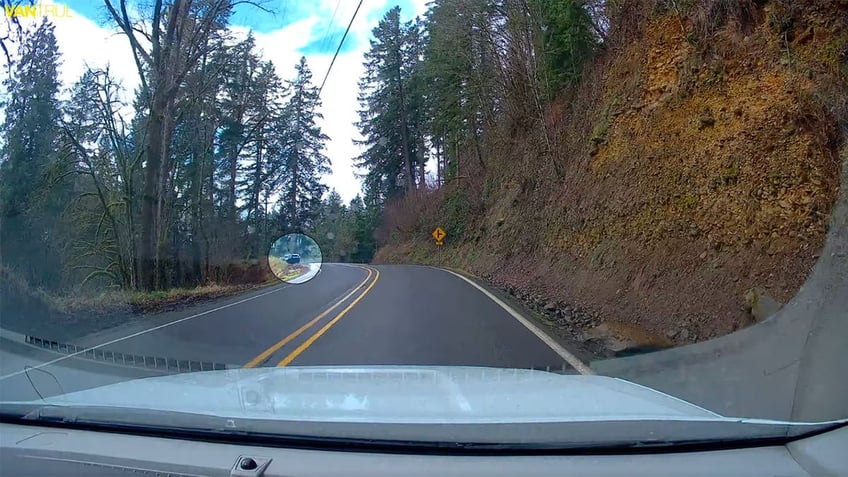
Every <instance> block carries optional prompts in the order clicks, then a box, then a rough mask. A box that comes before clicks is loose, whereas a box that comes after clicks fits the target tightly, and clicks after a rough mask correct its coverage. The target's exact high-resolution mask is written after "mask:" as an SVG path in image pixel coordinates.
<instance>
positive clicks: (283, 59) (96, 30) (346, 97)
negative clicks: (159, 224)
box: [42, 0, 429, 200]
mask: <svg viewBox="0 0 848 477" xmlns="http://www.w3.org/2000/svg"><path fill="white" fill-rule="evenodd" d="M42 1H44V2H46V3H55V4H59V5H68V6H69V7H70V9H71V10H72V12H73V14H74V16H73V18H69V19H64V18H63V19H59V18H57V19H56V20H55V21H54V24H55V25H56V35H57V38H58V40H59V48H60V51H61V53H62V59H63V64H62V68H61V69H60V75H61V79H62V81H63V83H65V85H66V86H70V85H71V84H72V83H73V82H74V81H75V80H76V79H77V78H79V76H80V75H81V74H82V71H83V70H84V68H85V65H90V66H95V67H105V66H107V65H108V66H109V67H110V70H111V71H112V72H113V74H114V75H115V76H117V77H118V78H119V79H120V80H121V81H122V83H123V84H124V86H125V88H126V90H127V91H128V92H131V91H132V89H133V88H135V87H136V85H137V84H138V75H137V73H136V71H135V66H134V63H133V62H132V56H131V55H130V54H129V47H128V46H127V42H126V38H124V37H123V36H122V35H120V34H119V33H118V32H117V31H116V29H115V27H114V25H113V24H112V22H111V21H110V20H109V17H108V14H107V11H106V9H105V7H104V2H103V1H102V0H66V1H64V2H62V1H59V0H42ZM114 1H115V3H117V2H118V1H119V0H114ZM257 1H258V2H260V4H261V5H262V6H263V7H264V8H266V9H267V10H269V12H265V11H262V10H260V9H258V8H257V7H255V6H252V5H247V4H242V5H238V6H237V7H236V10H235V12H234V13H233V16H232V18H231V25H232V27H231V29H232V31H233V33H234V34H236V35H246V34H247V31H248V30H253V31H254V32H255V36H256V40H257V46H258V47H259V48H260V49H261V50H262V52H263V55H264V56H265V57H266V59H269V60H271V61H272V62H273V63H274V65H275V67H276V68H277V73H278V74H279V75H280V76H281V77H282V78H283V79H288V78H291V77H292V76H293V74H294V65H295V63H297V61H298V60H299V59H300V57H301V56H306V59H307V63H308V64H309V67H310V68H311V69H312V74H313V81H314V82H315V83H316V84H320V83H321V80H322V79H323V78H324V75H325V73H326V72H327V68H328V67H329V64H330V60H331V59H332V55H333V53H334V52H335V50H336V48H337V47H338V45H339V41H340V40H341V37H342V35H343V33H344V30H345V28H346V27H347V24H348V22H350V19H351V16H352V15H353V12H354V11H355V10H356V5H357V3H358V0H257ZM428 1H429V0H364V1H363V4H362V7H361V9H360V11H359V13H358V15H357V17H356V19H355V21H354V23H353V25H352V27H351V30H350V33H349V34H348V36H347V39H346V40H345V44H344V47H343V48H342V50H341V52H340V54H339V57H338V58H337V59H336V62H335V64H334V66H333V70H332V72H331V73H330V76H329V78H328V79H327V83H326V85H325V87H324V90H323V92H322V95H321V96H322V101H323V106H322V114H323V115H324V120H323V121H322V127H323V129H324V132H325V133H326V134H327V135H328V136H329V137H330V141H329V142H328V144H327V151H326V152H327V155H328V157H330V160H331V161H332V165H333V166H332V169H333V172H332V174H330V175H328V176H327V177H325V178H324V182H325V183H326V184H327V185H329V186H330V187H333V188H335V189H336V190H337V191H338V192H339V193H340V194H341V196H342V197H343V198H344V199H345V200H350V199H352V198H353V197H354V196H355V195H356V194H357V193H359V191H360V187H361V185H360V182H359V180H358V179H356V177H355V175H354V173H355V171H354V168H353V166H352V159H353V158H354V157H356V156H357V155H359V153H360V148H359V147H358V146H356V145H355V144H353V140H354V139H359V135H358V131H357V130H356V128H355V127H354V126H353V123H354V122H355V121H357V120H358V117H357V114H356V110H357V109H358V104H357V102H356V96H357V91H358V89H357V81H358V79H359V77H360V76H361V75H362V55H363V54H364V53H365V51H367V49H368V46H369V39H370V37H371V30H372V29H373V28H374V27H375V26H377V22H378V21H379V19H380V18H381V17H382V16H383V15H384V14H385V12H386V11H387V10H389V9H390V8H392V7H394V6H395V5H399V6H400V7H401V12H402V18H403V20H409V19H412V18H414V17H415V16H416V15H423V13H424V12H425V11H426V3H427V2H428ZM149 2H152V0H142V2H137V1H135V2H133V1H131V2H129V3H130V5H131V6H132V5H139V4H141V5H146V4H149ZM127 97H129V93H128V94H127Z"/></svg>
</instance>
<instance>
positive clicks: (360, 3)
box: [318, 0, 363, 96]
mask: <svg viewBox="0 0 848 477" xmlns="http://www.w3.org/2000/svg"><path fill="white" fill-rule="evenodd" d="M362 1H363V0H359V5H357V6H356V11H354V12H353V16H352V17H350V22H349V23H348V24H347V28H345V32H344V35H342V41H340V42H339V47H338V48H336V53H335V54H334V55H333V59H332V60H331V61H330V67H329V68H327V74H325V75H324V81H322V82H321V87H320V88H318V96H321V90H323V89H324V84H325V83H326V82H327V77H328V76H330V70H332V69H333V63H335V62H336V57H337V56H339V51H341V49H342V46H343V45H344V42H345V38H347V33H348V32H349V31H350V26H351V25H353V20H354V19H355V18H356V14H357V13H359V7H361V6H362Z"/></svg>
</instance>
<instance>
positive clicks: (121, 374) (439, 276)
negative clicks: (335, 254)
mask: <svg viewBox="0 0 848 477" xmlns="http://www.w3.org/2000/svg"><path fill="white" fill-rule="evenodd" d="M504 306H505V305H504V304H503V303H500V304H499V303H496V302H495V301H494V300H493V299H492V298H491V297H490V296H487V295H486V294H485V293H484V292H482V291H481V290H480V289H478V288H477V287H475V286H474V285H472V284H471V283H469V282H468V281H466V280H464V279H463V278H462V277H459V276H457V275H456V274H454V273H451V272H449V271H446V270H440V269H437V268H432V267H423V266H406V265H379V266H371V265H353V264H324V265H323V266H322V267H321V272H320V273H318V274H317V275H315V276H314V278H313V279H311V280H309V281H307V282H305V283H300V284H280V285H277V286H274V287H268V288H265V289H262V290H259V291H253V292H250V293H246V294H243V295H240V296H236V297H229V298H227V299H222V300H217V301H213V302H210V303H206V304H203V305H198V306H194V307H190V308H186V309H183V310H181V311H179V312H170V313H165V314H160V315H154V316H150V317H145V319H144V320H141V321H138V322H136V323H134V324H132V325H126V326H121V327H117V328H112V329H109V330H106V331H105V332H99V333H96V334H93V335H89V336H86V337H85V338H82V339H80V340H79V342H78V343H74V344H75V345H77V346H80V347H81V348H80V349H83V348H85V349H91V348H96V349H97V350H99V351H104V352H107V353H114V354H115V355H117V354H121V355H139V356H148V357H157V359H158V358H161V359H163V360H165V361H168V362H170V361H171V360H195V361H201V362H205V361H208V362H215V363H226V365H227V366H229V367H240V366H246V367H255V366H308V365H380V364H388V365H455V366H460V365H462V366H496V367H513V368H529V367H534V368H547V367H550V368H552V369H557V370H562V369H565V370H566V372H575V373H576V372H577V370H575V369H574V368H573V367H571V366H569V365H568V364H567V363H566V361H565V360H564V359H563V355H562V349H561V348H560V351H559V352H558V351H556V345H552V343H551V342H548V343H546V342H545V341H544V340H543V339H540V336H538V334H539V332H538V331H537V332H536V334H534V333H533V332H531V330H530V329H528V324H527V323H522V322H521V321H519V319H516V317H515V316H513V315H514V314H516V313H515V312H514V311H512V312H510V311H508V310H506V309H505V308H504ZM531 327H532V326H531ZM542 338H544V336H542ZM7 350H11V351H7ZM3 352H4V354H10V353H11V354H14V356H11V354H10V356H8V357H6V358H4V359H3V363H0V387H3V386H4V385H5V386H6V387H5V391H6V392H4V393H2V394H3V395H4V396H3V397H4V398H7V399H8V398H10V397H14V396H15V395H16V394H21V398H23V397H22V396H23V394H27V395H31V394H32V390H31V388H32V386H31V385H29V383H28V382H24V379H25V378H26V376H22V372H21V370H22V369H23V367H24V366H35V367H37V368H41V369H42V370H44V371H49V372H51V373H52V374H53V375H55V377H56V379H57V380H58V381H59V382H63V381H64V382H63V383H62V384H63V386H62V387H63V388H64V390H65V391H69V390H75V389H78V388H81V389H84V388H88V387H92V386H97V385H99V384H105V383H107V382H114V381H115V380H116V379H118V380H120V379H129V378H132V377H143V376H150V375H155V374H157V373H160V372H163V371H151V370H150V369H134V370H130V369H127V367H126V366H119V365H115V364H113V363H109V364H106V363H101V362H92V361H90V360H89V361H86V359H85V356H84V353H78V354H77V355H74V354H73V353H71V355H67V354H66V355H59V354H56V353H53V352H50V351H46V350H43V349H38V350H36V349H33V348H32V347H31V346H27V345H20V344H16V345H15V346H9V347H6V346H4V347H3ZM572 362H573V361H572ZM577 364H578V369H579V368H580V366H579V363H577ZM30 375H31V376H32V373H30ZM100 375H102V376H103V377H104V379H103V380H98V379H97V376H100ZM31 376H30V377H31ZM80 376H84V378H81V377H80ZM3 381H5V383H3ZM12 383H15V384H14V385H12ZM23 388H26V389H23ZM10 389H11V391H10ZM15 389H18V390H19V391H20V393H19V392H16V391H15ZM24 391H26V392H24Z"/></svg>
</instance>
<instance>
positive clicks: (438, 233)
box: [431, 227, 448, 265]
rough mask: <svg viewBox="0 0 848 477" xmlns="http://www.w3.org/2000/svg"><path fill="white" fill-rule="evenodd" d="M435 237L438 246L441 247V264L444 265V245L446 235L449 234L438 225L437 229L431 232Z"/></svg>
mask: <svg viewBox="0 0 848 477" xmlns="http://www.w3.org/2000/svg"><path fill="white" fill-rule="evenodd" d="M431 235H432V236H433V238H434V239H436V246H437V247H439V265H444V263H442V245H444V244H445V237H446V236H447V235H448V234H446V233H445V231H444V230H443V229H442V228H441V227H436V230H434V231H433V233H432V234H431Z"/></svg>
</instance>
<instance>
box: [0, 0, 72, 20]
mask: <svg viewBox="0 0 848 477" xmlns="http://www.w3.org/2000/svg"><path fill="white" fill-rule="evenodd" d="M3 10H5V13H6V16H7V17H9V18H41V17H51V18H71V16H72V15H71V11H70V10H69V9H68V6H67V5H56V4H55V3H44V2H39V3H36V4H35V5H22V4H18V5H4V6H3Z"/></svg>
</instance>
